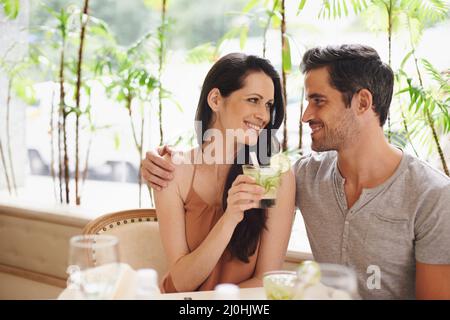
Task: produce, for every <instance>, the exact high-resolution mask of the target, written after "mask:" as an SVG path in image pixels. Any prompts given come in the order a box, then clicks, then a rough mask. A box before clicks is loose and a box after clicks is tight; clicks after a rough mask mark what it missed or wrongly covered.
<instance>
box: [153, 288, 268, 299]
mask: <svg viewBox="0 0 450 320" xmlns="http://www.w3.org/2000/svg"><path fill="white" fill-rule="evenodd" d="M239 296H240V300H266V295H265V292H264V288H262V287H259V288H241V289H239ZM186 298H187V299H186ZM158 299H160V300H191V299H192V300H213V299H214V291H195V292H178V293H165V294H161V295H160V296H159V298H158Z"/></svg>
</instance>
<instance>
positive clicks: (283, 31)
mask: <svg viewBox="0 0 450 320" xmlns="http://www.w3.org/2000/svg"><path fill="white" fill-rule="evenodd" d="M284 1H285V0H281V8H280V10H281V12H280V13H281V57H283V56H284V55H283V48H284V47H285V41H286V39H285V34H286V15H285V8H286V7H285V4H284ZM282 60H283V58H282ZM281 64H282V67H281V75H282V80H283V83H282V88H283V100H284V103H285V106H286V108H285V114H284V120H283V143H282V149H283V151H286V150H287V145H288V137H287V93H286V72H285V71H284V68H283V61H282V63H281Z"/></svg>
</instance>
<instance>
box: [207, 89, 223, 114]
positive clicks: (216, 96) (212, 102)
mask: <svg viewBox="0 0 450 320" xmlns="http://www.w3.org/2000/svg"><path fill="white" fill-rule="evenodd" d="M221 99H222V95H221V94H220V90H219V89H217V88H213V89H211V91H210V92H209V93H208V99H207V100H208V105H209V107H210V108H211V110H212V111H213V112H217V111H218V110H219V105H220V102H221Z"/></svg>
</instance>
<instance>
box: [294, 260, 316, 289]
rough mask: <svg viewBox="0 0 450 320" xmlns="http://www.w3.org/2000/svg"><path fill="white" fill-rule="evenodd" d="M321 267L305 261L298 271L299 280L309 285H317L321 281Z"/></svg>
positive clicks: (313, 262)
mask: <svg viewBox="0 0 450 320" xmlns="http://www.w3.org/2000/svg"><path fill="white" fill-rule="evenodd" d="M320 276H321V275H320V266H319V264H318V263H317V262H315V261H304V262H302V263H301V264H300V266H299V267H298V269H297V278H298V280H299V281H300V282H302V283H304V284H307V285H315V284H316V283H318V282H319V281H320Z"/></svg>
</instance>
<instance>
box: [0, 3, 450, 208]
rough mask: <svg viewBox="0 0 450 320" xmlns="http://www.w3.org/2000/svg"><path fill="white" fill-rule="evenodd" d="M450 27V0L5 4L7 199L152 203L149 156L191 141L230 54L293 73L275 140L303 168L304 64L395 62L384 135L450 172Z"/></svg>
mask: <svg viewBox="0 0 450 320" xmlns="http://www.w3.org/2000/svg"><path fill="white" fill-rule="evenodd" d="M449 31H450V19H449V2H448V1H437V0H434V1H431V0H429V1H415V0H411V1H405V0H373V1H371V0H365V1H364V0H352V1H344V0H330V1H311V0H306V1H305V0H216V1H213V2H212V1H209V0H197V1H188V0H128V1H114V0H97V1H88V0H84V1H82V0H78V1H74V0H71V1H69V0H67V1H66V0H47V1H27V0H20V1H19V0H0V147H1V150H0V151H1V159H0V160H1V161H0V189H1V190H0V198H2V199H3V200H4V201H6V200H8V199H15V200H16V201H23V202H27V203H32V204H43V205H53V204H55V205H58V204H64V205H69V206H72V205H73V206H77V205H78V206H82V207H86V208H93V207H101V208H102V210H103V209H104V211H106V210H109V209H111V210H112V209H114V210H119V209H125V208H135V207H139V206H141V207H149V206H152V199H151V195H150V193H149V192H148V189H147V187H146V186H145V185H141V183H142V181H140V179H139V176H140V174H139V164H140V159H141V158H143V157H144V156H145V152H146V151H148V150H151V149H155V148H156V147H157V146H159V145H161V144H170V145H173V146H175V148H177V149H188V148H192V147H193V146H194V145H195V137H194V131H193V123H194V114H195V110H196V107H197V101H198V97H199V94H200V88H201V85H202V82H203V79H204V77H205V75H206V73H207V71H208V70H209V68H210V67H211V65H212V64H213V63H214V61H216V60H217V59H218V58H219V57H221V56H223V55H224V54H227V53H229V52H235V51H243V52H245V53H248V54H257V55H260V56H265V57H266V58H268V59H270V60H271V61H272V63H273V64H274V65H275V66H276V67H277V69H278V71H279V72H280V74H283V76H284V77H285V79H286V80H285V86H286V98H287V100H286V101H287V117H286V121H285V124H284V125H283V127H282V128H280V130H279V132H278V138H279V140H280V142H282V144H283V147H284V150H285V151H287V152H288V154H289V155H290V156H291V157H292V159H293V160H295V159H296V158H297V157H299V156H300V155H301V154H307V153H309V152H311V150H310V147H309V146H310V138H309V133H310V132H309V127H307V126H302V125H301V122H300V118H301V114H302V112H303V110H304V109H305V108H306V104H304V97H303V76H302V74H301V73H300V71H299V63H300V60H301V57H302V55H303V53H304V52H305V51H306V50H307V49H308V48H311V47H313V46H317V45H327V44H341V43H362V44H366V45H370V46H372V47H374V48H375V49H376V50H377V51H378V52H379V54H380V55H381V57H382V59H383V60H384V61H385V62H386V63H389V64H390V65H391V67H392V69H393V70H394V72H395V75H396V83H395V95H394V98H393V101H392V106H391V114H390V121H389V123H387V124H386V125H385V132H386V136H387V137H388V139H389V140H390V141H391V142H392V143H394V144H396V145H398V146H400V147H402V148H403V149H405V150H406V151H407V152H409V153H411V154H414V155H416V156H418V157H419V158H421V159H423V160H425V161H428V162H429V163H430V164H431V165H432V166H434V167H436V168H438V169H439V170H442V171H443V172H444V174H447V175H449V172H448V166H449V162H450V135H449V131H450V117H449V91H450V90H449V87H450V83H449V75H450V51H449V46H450V44H449V41H448V33H449ZM445 39H447V40H445Z"/></svg>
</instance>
